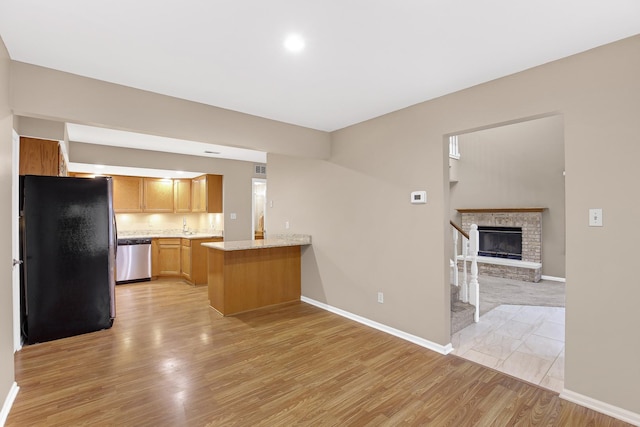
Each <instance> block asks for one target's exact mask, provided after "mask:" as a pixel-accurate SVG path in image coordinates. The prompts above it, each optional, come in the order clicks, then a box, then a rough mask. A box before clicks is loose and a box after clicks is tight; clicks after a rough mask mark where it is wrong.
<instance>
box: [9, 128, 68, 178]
mask: <svg viewBox="0 0 640 427" xmlns="http://www.w3.org/2000/svg"><path fill="white" fill-rule="evenodd" d="M59 152H60V148H59V144H58V141H51V140H48V139H38V138H26V137H20V160H19V166H18V167H19V174H20V175H47V176H58V174H59V167H60V165H59V161H60V159H59Z"/></svg>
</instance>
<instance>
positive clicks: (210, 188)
mask: <svg viewBox="0 0 640 427" xmlns="http://www.w3.org/2000/svg"><path fill="white" fill-rule="evenodd" d="M191 194H192V196H191V211H192V212H206V213H222V175H202V176H199V177H196V178H193V180H191Z"/></svg>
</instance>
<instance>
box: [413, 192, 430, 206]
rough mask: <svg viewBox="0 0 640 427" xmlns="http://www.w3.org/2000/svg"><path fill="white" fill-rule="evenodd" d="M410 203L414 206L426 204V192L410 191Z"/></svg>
mask: <svg viewBox="0 0 640 427" xmlns="http://www.w3.org/2000/svg"><path fill="white" fill-rule="evenodd" d="M411 203H414V204H419V203H427V192H426V191H412V192H411Z"/></svg>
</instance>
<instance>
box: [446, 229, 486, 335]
mask: <svg viewBox="0 0 640 427" xmlns="http://www.w3.org/2000/svg"><path fill="white" fill-rule="evenodd" d="M450 223H451V226H452V227H453V257H452V259H451V261H450V262H451V285H450V286H451V334H454V333H456V332H458V331H459V330H461V329H464V328H466V327H467V326H469V325H470V324H472V323H474V322H478V321H479V320H480V298H479V296H480V286H479V284H478V263H477V256H478V250H477V247H478V246H477V242H478V226H477V225H475V224H472V225H471V229H470V230H469V233H466V232H464V231H463V230H462V228H460V227H459V226H458V225H457V224H455V223H453V222H450ZM460 236H461V237H462V255H461V258H462V268H463V271H462V278H460V277H459V276H460V274H459V272H458V239H459V237H460ZM467 260H468V261H471V275H470V280H468V279H469V278H468V275H467ZM460 279H462V280H460ZM469 302H471V303H473V304H469Z"/></svg>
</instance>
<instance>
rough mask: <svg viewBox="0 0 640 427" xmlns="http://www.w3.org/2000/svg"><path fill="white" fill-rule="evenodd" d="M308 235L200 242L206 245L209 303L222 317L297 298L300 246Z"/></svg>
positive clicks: (304, 242) (299, 283)
mask: <svg viewBox="0 0 640 427" xmlns="http://www.w3.org/2000/svg"><path fill="white" fill-rule="evenodd" d="M310 244H311V236H308V235H280V236H274V237H270V238H267V239H264V240H246V241H235V242H233V241H232V242H217V243H203V244H202V246H204V247H206V248H208V251H209V253H208V261H209V264H208V285H209V304H210V305H211V307H212V308H213V309H215V310H216V311H218V312H219V313H220V314H222V315H223V316H228V315H231V314H237V313H242V312H245V311H250V310H255V309H257V308H261V307H266V306H269V305H275V304H282V303H285V302H290V301H298V300H299V299H300V294H301V266H300V255H301V247H302V246H306V245H310Z"/></svg>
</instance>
